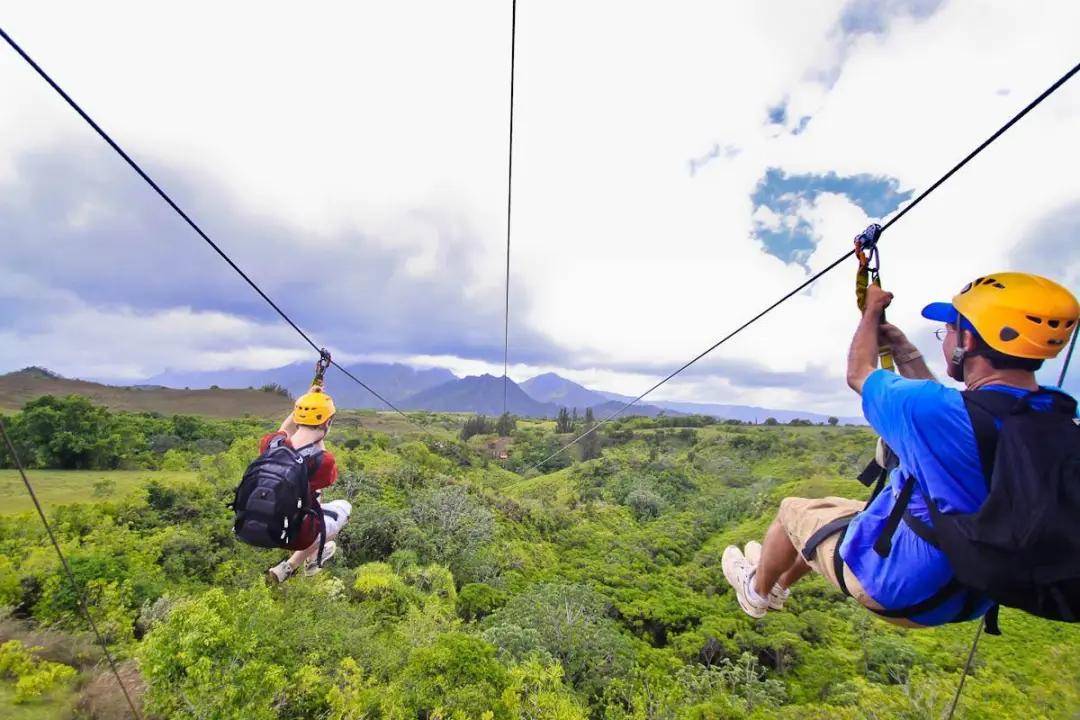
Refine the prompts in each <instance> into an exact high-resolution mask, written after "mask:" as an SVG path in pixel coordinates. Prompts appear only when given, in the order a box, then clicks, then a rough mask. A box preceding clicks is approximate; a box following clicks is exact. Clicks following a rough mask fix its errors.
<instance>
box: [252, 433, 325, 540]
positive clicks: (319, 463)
mask: <svg viewBox="0 0 1080 720" xmlns="http://www.w3.org/2000/svg"><path fill="white" fill-rule="evenodd" d="M279 437H283V438H285V443H284V444H285V445H288V446H289V447H294V446H293V444H292V441H291V440H289V438H288V436H287V435H286V433H283V432H281V431H278V432H272V433H270V434H269V435H264V436H263V439H262V440H260V441H259V454H260V455H261V454H262V453H264V452H266V449H267V448H268V447H270V443H271V442H272V441H273V440H274V439H275V438H279ZM294 449H295V448H294ZM307 470H308V488H309V490H310V491H311V497H310V498H309V502H310V503H311V507H313V508H314V509H315V512H318V513H321V512H322V508H321V507H320V506H319V498H318V496H317V495H316V494H315V491H316V490H322V489H323V488H328V487H330V486H331V485H333V484H334V483H335V482H336V481H337V474H338V473H337V461H335V460H334V454H333V453H332V452H330V451H329V450H324V451H323V452H321V453H318V454H316V455H313V456H312V457H309V458H308V459H307ZM318 539H319V527H318V526H317V525H316V524H315V519H314V518H312V517H311V516H308V517H305V518H304V521H303V523H302V524H301V525H300V532H299V533H297V535H296V538H295V539H294V540H293V541H292V542H291V543H290V544H288V545H286V546H285V547H287V548H288V549H289V550H306V549H307V548H309V547H311V544H312V543H314V542H316V541H317V540H318Z"/></svg>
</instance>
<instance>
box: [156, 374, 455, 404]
mask: <svg viewBox="0 0 1080 720" xmlns="http://www.w3.org/2000/svg"><path fill="white" fill-rule="evenodd" d="M344 367H345V368H346V369H347V370H348V371H349V372H351V373H352V374H353V375H355V376H356V377H358V378H360V379H361V380H363V381H364V383H365V384H366V385H368V386H370V387H371V388H372V389H373V390H375V391H376V392H378V393H379V394H380V395H382V396H383V397H385V398H386V399H387V400H389V401H391V402H393V403H395V404H396V403H397V402H398V401H402V400H404V399H405V398H407V397H410V396H411V395H415V394H416V393H418V392H421V391H423V390H427V389H428V388H432V387H435V386H437V385H442V384H443V383H446V382H450V381H453V380H457V379H458V378H457V376H456V375H454V373H452V372H450V371H449V370H446V369H444V368H433V369H430V370H417V369H415V368H412V367H409V366H408V365H402V364H401V363H393V364H383V363H355V364H352V365H345V366H344ZM313 375H314V363H292V364H291V365H285V366H283V367H279V368H273V369H270V370H219V371H201V372H200V371H195V372H174V371H171V370H166V371H165V372H163V373H159V374H158V375H155V376H153V377H151V378H147V379H146V380H145V381H143V382H144V383H145V384H148V385H163V386H165V387H171V388H187V387H210V386H211V385H217V386H218V387H223V388H249V387H251V388H260V387H262V386H264V385H271V384H276V385H281V386H282V387H284V388H285V389H286V390H288V391H289V392H290V393H292V394H293V396H294V397H297V396H299V395H301V394H302V393H304V392H305V391H307V389H308V388H309V387H310V386H311V380H312V376H313ZM326 377H327V383H328V384H329V385H330V386H331V387H332V388H333V391H334V401H335V402H336V403H337V404H338V406H339V407H343V408H376V409H383V408H385V407H386V405H384V404H383V403H382V402H381V401H380V400H379V399H378V398H377V397H375V396H374V395H372V394H371V393H369V392H368V391H367V390H365V389H364V388H362V387H360V386H359V385H357V384H356V383H354V382H353V381H352V380H349V379H348V378H346V377H344V376H343V375H342V374H341V373H340V372H339V371H338V370H336V369H334V368H330V369H329V370H328V371H327V374H326Z"/></svg>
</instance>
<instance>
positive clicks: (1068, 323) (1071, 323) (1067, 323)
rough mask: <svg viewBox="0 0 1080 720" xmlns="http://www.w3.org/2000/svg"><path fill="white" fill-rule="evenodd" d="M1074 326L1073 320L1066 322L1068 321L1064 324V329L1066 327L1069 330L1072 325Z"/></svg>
mask: <svg viewBox="0 0 1080 720" xmlns="http://www.w3.org/2000/svg"><path fill="white" fill-rule="evenodd" d="M1075 324H1076V321H1075V320H1068V321H1066V323H1065V327H1066V328H1071V327H1072V326H1073V325H1075Z"/></svg>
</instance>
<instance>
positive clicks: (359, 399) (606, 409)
mask: <svg viewBox="0 0 1080 720" xmlns="http://www.w3.org/2000/svg"><path fill="white" fill-rule="evenodd" d="M345 367H346V369H347V370H348V371H349V372H351V373H352V374H353V375H355V376H356V377H358V378H360V379H361V380H363V381H364V383H365V384H367V385H369V386H370V387H371V388H372V389H374V390H376V391H377V392H379V394H381V395H382V396H383V397H385V398H386V399H388V400H389V401H390V402H392V403H394V404H395V405H397V406H399V407H401V408H402V409H406V410H434V411H441V412H472V413H484V414H486V415H499V414H500V413H502V408H503V380H502V378H501V377H495V376H493V375H474V376H469V377H464V378H459V377H457V376H456V375H454V374H453V373H452V372H450V371H449V370H446V369H444V368H432V369H426V370H417V369H415V368H412V367H409V366H408V365H403V364H400V363H394V364H384V363H355V364H352V365H346V366H345ZM311 379H312V366H311V365H310V364H308V363H293V364H291V365H286V366H284V367H279V368H273V369H270V370H222V371H214V372H176V371H171V370H167V371H165V372H163V373H160V374H158V375H155V376H153V377H150V378H147V379H146V380H145V381H143V383H142V384H144V385H147V386H163V387H171V388H199V387H202V388H206V387H212V386H218V387H223V388H248V387H252V388H259V387H262V386H264V385H270V384H276V385H281V386H282V387H284V388H286V389H287V390H288V391H289V392H291V393H292V394H293V395H294V396H295V395H299V394H300V393H303V392H304V391H305V390H306V389H307V388H308V386H309V385H310V383H311ZM327 382H328V383H329V384H330V386H331V387H332V388H333V393H334V400H335V402H336V403H337V405H338V406H339V407H342V408H377V409H382V408H384V407H385V406H384V405H383V403H382V402H380V401H379V400H378V399H377V398H375V397H374V396H373V395H371V394H370V393H369V392H367V391H366V390H364V389H363V388H362V387H360V386H359V385H357V384H356V383H353V382H350V381H348V380H347V379H344V378H342V376H341V375H340V374H339V373H338V372H337V371H335V370H333V369H331V370H330V371H329V372H328V374H327ZM632 399H633V398H631V397H630V396H628V395H620V394H618V393H610V392H602V391H598V390H591V389H589V388H587V387H585V386H583V385H580V384H578V383H576V382H573V381H572V380H567V379H566V378H564V377H562V376H560V375H557V374H555V373H544V374H543V375H537V376H536V377H534V378H530V379H529V380H526V381H525V382H523V383H520V384H518V383H515V382H514V381H513V380H509V381H507V383H506V405H507V409H508V410H509V411H510V412H511V413H512V414H515V415H520V416H523V417H554V416H555V415H556V414H558V412H559V409H560V408H563V407H566V408H576V409H577V410H578V413H579V414H584V412H585V410H586V409H588V408H591V409H592V410H593V413H594V415H596V417H598V418H603V417H606V416H608V415H610V414H611V413H613V412H615V411H616V410H618V409H619V408H621V407H622V406H623V405H625V404H626V403H627V402H629V401H630V400H632ZM662 413H663V414H667V415H683V414H699V415H712V416H714V417H717V418H722V419H735V420H742V421H745V422H762V421H764V420H765V419H766V418H769V417H773V418H776V419H777V420H778V421H780V422H788V421H790V420H793V419H796V418H801V419H806V420H810V421H813V422H825V421H826V420H827V419H828V416H826V415H822V414H820V413H812V412H806V411H802V410H778V409H770V408H762V407H754V406H748V405H724V404H713V403H691V402H673V401H668V400H657V401H654V402H651V403H639V404H636V405H634V406H633V408H632V409H630V410H629V411H628V414H633V415H646V416H649V417H655V416H656V415H660V414H662ZM840 419H841V421H843V422H853V423H859V424H862V423H863V420H862V418H840Z"/></svg>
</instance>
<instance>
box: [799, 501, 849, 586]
mask: <svg viewBox="0 0 1080 720" xmlns="http://www.w3.org/2000/svg"><path fill="white" fill-rule="evenodd" d="M854 519H855V515H846V516H844V517H842V518H837V519H835V520H833V521H831V522H827V523H825V524H824V525H822V526H821V527H820V528H818V529H817V530H816V531H815V532H814V534H813V535H811V536H810V538H809V539H808V540H807V541H806V545H804V546H803V549H802V556H803V559H804V560H806V561H807V562H809V561H810V560H811V559H813V557H814V553H815V552H817V549H818V545H820V544H821V543H823V542H824V541H825V540H827V539H828V538H830V537H832V536H833V535H836V534H837V533H839V534H840V537H838V538H837V539H836V552H835V553H833V569H834V570H835V571H836V582H837V584H839V585H840V589H841V590H842V591H843V592H844V594H845V595H847V596H849V597H850V596H851V591H850V590H848V587H847V583H846V582H844V559H843V558H842V557H840V544H841V543H843V542H844V535H845V534H846V533H847V529H848V526H849V525H850V524H851V521H852V520H854Z"/></svg>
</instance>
